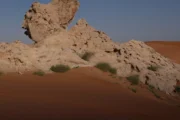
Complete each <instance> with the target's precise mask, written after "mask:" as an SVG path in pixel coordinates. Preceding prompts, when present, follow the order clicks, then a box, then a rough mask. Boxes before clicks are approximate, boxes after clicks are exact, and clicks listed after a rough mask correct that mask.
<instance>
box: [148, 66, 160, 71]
mask: <svg viewBox="0 0 180 120" xmlns="http://www.w3.org/2000/svg"><path fill="white" fill-rule="evenodd" d="M147 69H148V70H151V71H157V70H158V66H153V65H151V66H149V67H148V68H147Z"/></svg>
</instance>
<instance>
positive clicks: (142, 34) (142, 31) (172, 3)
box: [0, 0, 180, 43]
mask: <svg viewBox="0 0 180 120" xmlns="http://www.w3.org/2000/svg"><path fill="white" fill-rule="evenodd" d="M34 1H35V0H28V1H26V0H6V1H1V4H0V15H1V19H0V26H1V27H0V42H2V41H4V42H11V41H14V40H21V41H22V42H24V43H31V40H29V38H28V37H27V36H25V35H24V30H23V29H22V28H21V24H22V22H23V18H24V14H25V12H26V11H27V10H28V9H29V8H30V6H31V4H32V3H33V2H34ZM37 1H39V2H41V3H48V2H49V1H50V0H37ZM79 1H80V4H81V5H80V9H79V11H78V12H77V14H76V16H75V19H74V21H73V22H72V23H71V25H70V27H71V26H72V25H74V24H75V23H76V22H77V20H78V19H80V18H85V19H86V20H87V22H88V23H89V24H90V25H91V26H93V27H95V28H96V29H98V30H101V31H104V32H105V33H106V34H108V35H109V36H110V37H111V38H112V39H113V40H114V41H118V42H124V41H128V40H131V39H136V40H142V41H151V40H165V41H166V40H172V41H180V34H178V32H179V31H180V12H179V11H180V1H179V0H158V1H157V0H136V1H135V0H79Z"/></svg>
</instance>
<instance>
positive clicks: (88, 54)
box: [81, 52, 94, 61]
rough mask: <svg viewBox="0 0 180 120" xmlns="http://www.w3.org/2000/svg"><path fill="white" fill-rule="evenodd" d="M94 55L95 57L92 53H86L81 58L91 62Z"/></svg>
mask: <svg viewBox="0 0 180 120" xmlns="http://www.w3.org/2000/svg"><path fill="white" fill-rule="evenodd" d="M93 55H94V53H92V52H85V53H84V54H83V55H82V56H81V58H82V59H83V60H86V61H89V59H90V58H91V57H92V56H93Z"/></svg>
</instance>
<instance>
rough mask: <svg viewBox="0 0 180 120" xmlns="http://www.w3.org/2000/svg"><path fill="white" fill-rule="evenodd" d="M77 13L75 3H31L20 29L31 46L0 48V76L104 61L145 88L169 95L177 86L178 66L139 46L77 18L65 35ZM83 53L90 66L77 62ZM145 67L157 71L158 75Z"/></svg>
mask: <svg viewBox="0 0 180 120" xmlns="http://www.w3.org/2000/svg"><path fill="white" fill-rule="evenodd" d="M78 8H79V2H78V1H77V0H52V2H50V3H49V4H47V5H46V4H40V3H38V2H35V3H33V4H32V6H31V8H30V10H29V11H28V12H27V13H26V15H25V18H24V22H23V28H24V29H26V32H25V33H26V34H27V35H28V36H29V37H30V38H31V39H32V40H33V41H35V44H34V45H32V46H28V45H25V44H23V43H21V42H19V41H15V42H13V43H1V44H0V64H1V66H0V71H2V72H25V71H34V70H39V69H40V70H43V71H46V72H49V68H50V67H51V66H52V65H56V64H60V63H61V64H66V65H69V66H70V67H72V68H73V67H76V66H94V65H95V64H96V63H98V62H108V63H110V64H111V65H112V66H113V67H115V68H117V70H118V73H117V74H118V75H119V76H123V77H127V76H129V75H132V74H139V75H140V80H141V82H142V83H144V84H149V85H153V86H154V87H155V88H158V89H160V90H162V91H165V92H166V93H168V94H170V93H172V91H173V90H174V86H175V85H176V83H177V82H178V81H180V65H179V64H176V63H173V62H172V61H171V60H169V59H168V58H165V57H164V56H162V55H160V54H159V53H157V52H156V51H155V50H154V49H153V48H151V47H149V46H147V45H146V44H145V43H143V42H140V41H135V40H131V41H129V42H127V43H123V44H117V43H115V42H113V41H112V40H111V38H110V37H108V36H107V35H106V34H105V33H104V32H102V31H99V30H96V29H95V28H93V27H91V26H90V25H89V24H88V23H87V22H86V20H85V19H80V20H79V21H78V22H77V24H76V25H75V26H73V27H72V28H71V29H70V30H68V31H67V30H66V27H67V26H68V24H69V23H70V22H71V21H72V19H73V18H74V16H75V13H76V11H77V10H78ZM85 52H93V53H94V56H92V57H91V59H90V60H89V61H85V60H83V59H81V57H80V55H82V54H83V53H85ZM149 66H158V70H157V71H152V70H149V69H148V67H149Z"/></svg>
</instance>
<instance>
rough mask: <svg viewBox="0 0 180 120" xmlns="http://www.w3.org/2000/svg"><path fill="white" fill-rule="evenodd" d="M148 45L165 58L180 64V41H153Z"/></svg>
mask: <svg viewBox="0 0 180 120" xmlns="http://www.w3.org/2000/svg"><path fill="white" fill-rule="evenodd" d="M146 44H147V45H149V46H151V47H153V48H154V49H155V50H156V51H157V52H159V53H161V54H162V55H164V56H165V57H167V58H170V59H172V60H173V61H174V62H176V63H179V64H180V41H174V42H169V41H151V42H146Z"/></svg>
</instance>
